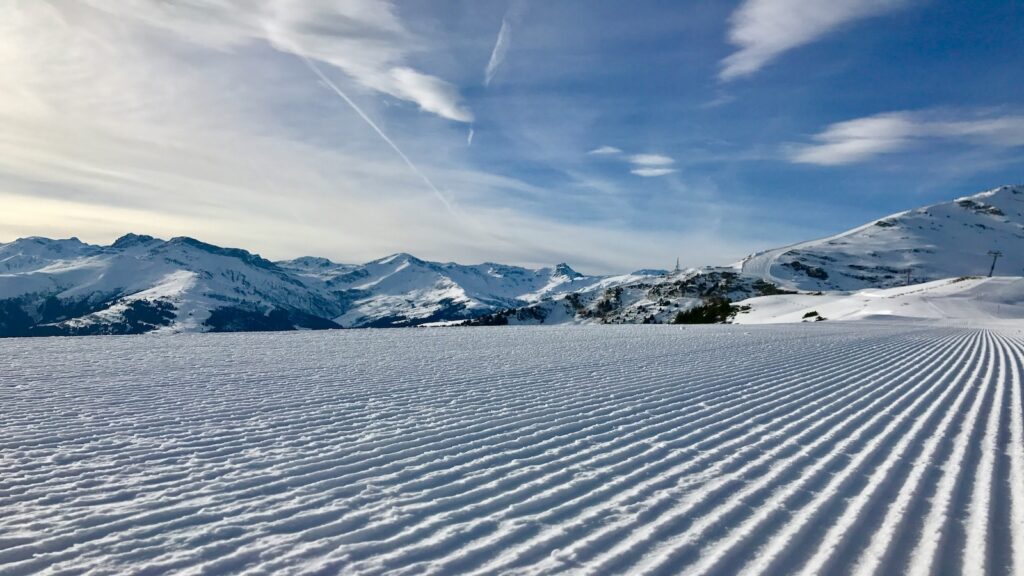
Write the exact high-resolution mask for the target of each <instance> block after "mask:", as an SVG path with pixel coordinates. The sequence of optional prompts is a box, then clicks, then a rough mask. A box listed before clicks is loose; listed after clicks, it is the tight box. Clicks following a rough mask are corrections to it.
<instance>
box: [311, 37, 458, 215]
mask: <svg viewBox="0 0 1024 576" xmlns="http://www.w3.org/2000/svg"><path fill="white" fill-rule="evenodd" d="M295 54H296V55H297V56H298V57H299V58H302V61H303V62H305V63H306V66H308V67H309V69H310V70H312V71H313V73H314V74H316V75H317V77H318V78H320V80H321V81H322V82H323V83H324V84H325V85H327V87H328V88H330V89H331V90H332V91H334V93H335V94H337V95H338V96H340V97H341V99H342V100H344V101H345V103H346V104H348V105H349V106H351V107H352V109H353V110H355V111H356V114H358V115H359V117H360V118H362V119H363V120H365V121H366V123H367V124H369V125H370V128H373V131H374V132H376V133H377V135H378V136H380V137H381V139H383V140H384V142H387V144H388V146H391V149H392V150H394V151H395V153H396V154H398V156H399V157H400V158H401V159H402V160H403V161H404V162H405V164H406V166H408V167H409V169H410V170H412V171H413V173H414V174H416V175H417V176H419V177H420V178H421V179H422V180H423V182H424V183H425V184H426V185H427V187H429V188H430V190H431V191H432V192H433V193H434V196H437V199H438V200H440V201H441V203H442V204H444V207H445V208H447V209H448V212H450V213H451V214H452V216H455V217H458V216H459V215H458V214H457V213H456V212H455V208H454V207H453V206H452V205H451V203H450V202H448V199H447V198H445V197H444V194H442V193H441V191H440V190H439V189H438V188H437V186H434V183H433V182H431V181H430V178H427V175H426V174H424V173H423V172H421V171H420V169H419V168H417V167H416V165H415V164H413V163H412V160H409V157H408V156H406V155H405V153H404V152H402V149H401V148H399V147H398V145H397V144H395V143H394V142H393V141H392V140H391V138H388V135H387V134H385V133H384V131H383V130H381V129H380V127H379V126H377V124H376V123H375V122H374V121H373V120H372V119H371V118H370V117H369V116H367V115H366V113H365V112H363V110H362V109H361V108H359V106H357V105H356V103H355V102H353V101H352V99H351V98H349V97H348V95H347V94H345V92H343V91H342V90H341V88H338V86H337V84H335V83H334V82H332V81H331V79H330V78H328V77H327V76H326V75H325V74H324V73H323V72H322V71H321V70H320V67H319V66H317V65H316V64H315V63H314V62H313V61H312V60H310V59H309V57H307V56H306V55H305V54H303V53H302V51H301V50H296V51H295Z"/></svg>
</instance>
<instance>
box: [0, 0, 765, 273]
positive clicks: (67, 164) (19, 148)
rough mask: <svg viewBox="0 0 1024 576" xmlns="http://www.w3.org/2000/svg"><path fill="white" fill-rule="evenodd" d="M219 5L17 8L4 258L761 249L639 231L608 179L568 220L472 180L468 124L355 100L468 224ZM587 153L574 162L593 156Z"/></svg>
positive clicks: (530, 259) (9, 35)
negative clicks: (69, 249) (49, 241)
mask: <svg viewBox="0 0 1024 576" xmlns="http://www.w3.org/2000/svg"><path fill="white" fill-rule="evenodd" d="M90 1H95V2H99V1H100V0H90ZM344 4H345V5H346V7H348V6H349V3H348V2H345V3H344ZM199 5H200V4H199V3H198V2H193V3H182V4H180V5H178V4H175V5H174V8H173V9H172V8H171V7H170V6H171V4H170V3H168V4H167V6H168V7H167V8H166V10H167V11H169V12H168V15H169V14H170V13H171V12H174V11H175V10H177V11H182V10H186V9H185V8H183V7H182V6H199ZM206 5H207V6H213V7H214V8H204V9H203V10H206V11H207V12H205V13H204V14H205V16H206V17H201V16H200V14H199V12H197V11H199V10H200V9H199V8H192V9H191V10H193V12H188V11H187V10H186V12H185V13H184V14H185V16H180V15H179V17H178V20H175V19H174V18H167V19H161V17H162V16H164V14H163V13H162V12H161V11H160V10H157V9H156V8H154V6H155V4H154V3H152V2H144V1H143V0H124V2H123V3H120V2H119V3H118V6H124V7H125V12H124V13H123V14H121V13H114V12H106V11H98V10H96V9H95V8H94V7H91V6H89V5H86V4H85V3H84V2H78V3H73V2H63V3H62V2H53V3H50V2H38V1H35V0H14V1H13V2H12V3H11V5H10V6H9V8H10V9H9V10H7V11H6V12H5V13H4V17H3V18H0V39H2V40H0V94H3V97H0V126H2V127H3V129H2V130H0V242H3V241H8V240H12V239H13V238H15V237H18V236H28V235H36V234H39V235H46V236H51V237H68V236H79V237H81V238H82V239H83V240H85V241H89V242H104V243H105V242H109V241H111V240H113V239H114V238H116V237H117V236H119V235H121V234H123V233H125V232H128V231H134V232H140V233H150V234H154V235H158V236H162V237H171V236H178V235H188V236H195V237H198V238H201V239H204V240H206V241H210V242H214V243H216V244H220V245H231V246H241V247H244V248H246V249H251V250H254V251H257V252H259V253H261V254H263V255H264V256H267V257H270V258H288V257H295V256H299V255H302V254H314V255H322V256H327V257H331V258H334V259H336V260H339V261H355V262H359V261H367V260H370V259H372V258H377V257H380V256H381V255H384V254H389V253H394V252H399V251H414V252H415V253H416V254H418V255H420V256H422V257H424V258H430V259H437V260H456V261H463V262H473V261H476V262H479V261H485V260H497V261H507V262H510V263H521V264H529V265H533V264H536V265H541V264H550V263H552V262H559V261H569V262H572V263H573V264H574V265H579V266H580V267H581V268H582V269H583V270H585V271H588V272H590V271H593V272H621V271H622V270H624V269H627V267H642V266H652V265H654V264H656V263H657V262H659V261H665V262H668V261H673V260H674V259H675V256H676V254H675V252H676V251H678V250H679V248H678V245H680V244H681V245H685V246H692V247H693V248H692V249H687V250H691V251H690V252H689V253H685V252H684V253H683V254H682V256H683V257H684V258H686V259H689V260H691V261H699V262H715V261H728V260H729V259H731V258H734V257H735V256H738V255H741V254H744V253H747V252H749V251H750V250H751V249H752V248H753V245H752V244H753V243H752V242H750V241H743V242H742V243H733V244H730V243H729V241H726V242H722V241H721V236H722V235H721V234H720V233H719V231H718V230H717V229H716V228H714V225H715V224H714V223H713V222H711V221H710V220H708V221H703V220H702V221H701V223H700V225H699V226H695V227H693V228H687V229H686V230H678V229H677V230H666V229H664V228H651V227H644V228H643V229H639V230H638V229H636V227H635V225H634V224H633V223H632V220H631V218H629V217H628V216H630V215H631V214H630V212H629V210H630V205H629V203H628V201H627V200H625V199H624V197H625V196H626V195H625V194H622V193H621V191H620V190H619V189H618V188H617V187H615V186H614V184H611V183H608V182H607V181H601V182H599V183H600V184H601V185H607V186H608V188H609V189H608V190H607V193H606V194H600V195H599V194H595V193H593V191H592V190H590V189H587V190H586V191H585V192H583V191H581V192H580V193H579V196H578V199H579V201H580V202H589V203H592V204H593V205H594V206H598V207H600V208H599V209H594V210H593V211H589V212H588V213H587V214H586V217H585V218H584V217H580V216H579V214H577V213H574V214H573V215H572V217H568V218H567V217H556V216H550V215H549V214H550V213H551V212H554V211H551V210H546V209H544V208H546V207H547V205H545V204H544V202H550V201H551V200H550V199H551V198H552V194H551V193H550V188H540V187H536V186H531V185H529V184H526V183H524V182H522V181H519V180H515V179H513V178H509V177H506V176H501V175H498V174H495V173H489V172H485V171H482V170H479V169H476V168H473V166H474V163H471V162H470V161H469V160H467V159H466V157H465V156H462V155H461V154H462V153H464V152H465V146H464V144H463V140H462V137H463V136H465V133H464V130H465V128H466V127H464V126H461V125H454V124H453V123H449V122H437V121H434V120H433V119H432V118H431V117H427V116H425V115H422V116H418V117H417V118H415V119H413V120H412V121H410V122H393V119H394V118H395V116H394V115H390V114H389V108H388V107H387V105H386V104H387V103H386V102H382V101H381V99H379V98H372V97H367V96H368V95H372V94H373V93H372V92H369V91H368V90H366V91H364V92H363V93H362V94H359V93H354V92H353V93H352V97H353V98H354V99H355V100H356V101H357V103H358V104H359V105H360V106H361V107H362V108H363V109H364V110H365V112H366V114H367V115H368V116H369V117H371V118H373V119H375V120H377V121H379V122H380V126H381V127H382V128H384V129H387V131H388V134H389V135H390V136H391V137H392V138H393V139H394V141H396V142H398V143H399V145H400V146H402V149H403V150H404V151H405V152H407V153H408V155H409V157H411V158H412V159H413V160H414V161H417V162H418V166H420V167H421V168H422V171H423V172H424V173H425V174H426V175H427V176H429V177H430V178H431V180H432V181H433V182H435V183H436V184H437V185H438V188H439V189H440V190H441V191H442V192H443V193H444V195H445V196H447V197H448V198H450V199H452V200H453V204H454V207H455V212H457V213H458V214H457V215H453V214H452V213H450V212H449V211H447V210H446V209H445V208H444V206H443V205H442V204H441V203H440V202H438V200H437V199H436V198H435V197H434V196H433V195H432V194H431V193H429V192H428V191H426V190H425V188H424V185H423V182H422V181H421V179H420V178H419V177H418V176H417V174H415V173H414V172H411V171H410V170H408V169H407V167H406V166H405V165H404V164H403V163H402V161H401V159H400V158H399V157H398V156H397V155H396V154H395V153H394V151H393V150H391V149H390V148H389V147H387V146H385V145H384V143H383V142H381V140H380V137H379V136H378V135H377V134H375V133H374V132H373V131H372V130H371V129H370V128H369V127H368V126H367V125H366V124H365V123H364V121H363V120H362V119H360V118H359V117H358V116H357V115H356V114H354V113H353V112H352V111H351V110H350V109H349V108H348V107H347V106H346V104H344V103H342V102H339V101H337V99H336V98H335V97H334V96H333V95H331V94H330V93H329V92H328V91H327V90H325V89H324V87H323V86H321V85H320V84H319V83H318V81H317V78H315V77H314V76H312V74H311V73H310V72H309V71H308V70H307V69H306V68H305V67H304V66H303V63H302V62H301V61H300V60H298V59H296V58H293V57H291V55H290V54H289V55H283V56H282V55H281V54H276V53H275V52H274V51H273V50H271V49H270V47H269V46H267V45H266V44H265V43H261V42H254V41H253V40H252V38H254V37H255V35H256V34H257V32H252V31H251V30H250V28H252V27H256V28H258V24H252V25H251V26H250V24H251V23H246V22H248V19H250V16H252V15H251V14H250V13H249V12H246V11H244V10H243V11H240V12H239V13H238V14H234V15H232V18H231V19H229V20H230V21H229V22H228V23H225V22H220V21H219V20H218V18H222V17H223V14H221V12H216V13H212V12H209V11H210V10H215V9H217V10H222V8H218V7H222V6H224V5H227V4H226V0H222V1H221V2H220V3H219V4H215V3H213V2H212V1H211V2H209V3H207V4H206ZM353 5H354V4H353ZM109 6H113V3H110V4H109ZM136 9H137V10H136ZM175 13H177V12H175ZM148 18H153V19H154V21H155V23H154V24H152V25H151V24H150V23H148V22H147V19H148ZM182 19H184V21H188V22H192V23H194V26H193V27H188V26H184V24H183V22H182V21H180V20H182ZM327 24H331V23H329V22H325V25H327ZM171 25H173V26H174V27H175V30H170V29H169V28H167V26H171ZM332 25H333V24H332ZM154 27H157V28H154ZM254 29H255V28H254ZM186 34H187V35H188V38H186V37H185V36H184V35H186ZM200 40H201V41H200ZM112 63H116V65H112ZM320 67H321V68H323V69H324V71H325V72H330V70H328V69H327V68H328V67H327V66H326V65H322V66H320ZM335 76H340V73H339V74H331V75H330V77H331V78H334V77H335ZM338 83H339V84H340V86H341V87H344V88H349V87H350V85H351V83H348V82H344V81H339V82H338ZM554 132H555V133H556V134H562V133H564V131H561V130H559V131H554ZM577 142H578V141H575V142H573V143H571V144H568V145H566V144H565V143H562V142H560V143H559V145H558V146H557V147H556V152H558V151H561V152H562V153H564V154H566V155H573V157H574V158H575V159H576V160H578V157H579V152H578V150H579V145H578V143H577ZM574 151H575V152H574ZM428 160H429V161H428ZM622 160H625V158H622ZM626 166H628V165H626ZM511 195H515V196H516V197H517V198H522V197H525V198H529V199H530V201H529V202H522V203H517V202H509V201H507V199H508V198H509V197H510V196H511ZM557 201H558V202H564V198H562V197H559V198H558V199H557ZM527 204H529V205H530V206H529V207H526V206H525V205H527ZM609 206H612V207H613V208H609ZM712 240H714V242H712ZM711 244H713V245H714V248H713V250H714V251H713V252H707V251H706V248H704V247H706V246H708V245H711ZM580 246H586V247H587V248H586V250H581V249H580Z"/></svg>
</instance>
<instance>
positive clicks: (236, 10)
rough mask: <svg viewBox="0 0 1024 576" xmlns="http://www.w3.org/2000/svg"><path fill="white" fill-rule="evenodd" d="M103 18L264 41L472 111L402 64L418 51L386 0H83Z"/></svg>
mask: <svg viewBox="0 0 1024 576" xmlns="http://www.w3.org/2000/svg"><path fill="white" fill-rule="evenodd" d="M86 2H87V3H88V4H89V5H91V6H92V7H94V8H96V9H99V10H102V11H104V12H106V13H108V14H109V15H110V16H111V17H117V18H133V19H135V20H137V21H141V22H144V23H145V24H147V25H148V26H151V27H153V28H156V29H163V30H166V31H169V32H172V33H174V34H176V35H178V36H179V37H181V38H183V39H185V40H187V41H189V42H191V43H194V44H198V45H202V46H208V47H212V48H216V49H219V50H230V49H233V48H237V47H240V46H243V45H245V44H247V43H251V42H254V41H266V42H268V43H269V44H270V45H271V46H273V47H274V48H276V49H277V50H279V51H282V52H286V53H292V54H296V55H301V56H306V57H308V58H312V59H314V60H318V61H321V62H324V63H327V64H330V65H332V66H334V67H336V68H338V69H339V70H341V71H343V72H344V73H345V74H346V75H348V76H349V77H351V78H352V79H353V80H354V81H355V82H357V83H358V84H360V85H361V86H363V87H365V88H368V89H370V90H373V91H376V92H380V93H383V94H387V95H389V96H392V97H394V98H398V99H400V100H405V101H407V102H412V103H415V104H416V105H418V106H419V107H420V108H422V109H423V110H425V111H427V112H430V113H433V114H437V115H438V116H441V117H443V118H447V119H449V120H455V121H458V122H472V120H473V113H472V112H471V111H470V110H469V108H468V107H467V106H466V105H465V104H464V103H463V101H462V98H461V95H460V94H459V91H458V89H457V88H456V87H455V86H453V85H452V84H450V83H448V82H446V81H444V80H442V79H440V78H437V77H435V76H431V75H429V74H425V73H423V72H420V71H418V70H415V69H413V68H411V67H409V66H408V64H406V60H407V59H408V58H409V56H411V55H412V54H414V53H416V52H421V51H423V50H425V48H426V45H425V42H424V40H423V39H422V38H418V37H416V36H415V35H413V34H412V33H410V32H409V31H408V30H407V29H406V27H405V25H404V24H403V23H402V21H401V20H400V19H399V17H398V15H397V13H396V10H395V7H394V5H393V4H392V3H391V2H389V1H387V0H345V1H344V2H337V1H332V0H217V1H215V2H208V3H196V2H165V1H160V0H127V1H126V0H86Z"/></svg>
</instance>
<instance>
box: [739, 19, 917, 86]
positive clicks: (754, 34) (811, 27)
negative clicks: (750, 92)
mask: <svg viewBox="0 0 1024 576" xmlns="http://www.w3.org/2000/svg"><path fill="white" fill-rule="evenodd" d="M910 2H911V0H824V1H823V0H812V1H808V0H745V1H744V2H743V4H741V5H740V7H739V8H737V9H736V11H735V12H733V14H732V16H731V17H730V19H729V21H730V28H729V42H730V43H732V44H733V45H734V46H736V47H737V48H738V50H737V51H736V52H734V53H732V54H730V55H729V56H728V57H726V58H725V59H724V60H723V61H722V63H721V65H722V68H721V71H720V72H719V79H721V80H723V81H730V80H735V79H737V78H741V77H743V76H749V75H751V74H753V73H755V72H757V71H758V70H760V69H761V68H763V67H764V66H765V65H766V64H768V63H769V62H771V61H772V60H774V59H775V58H778V57H779V56H780V55H782V54H783V53H785V52H787V51H789V50H792V49H794V48H797V47H799V46H803V45H805V44H810V43H811V42H815V41H817V40H819V39H821V38H822V37H823V36H825V35H826V34H828V33H829V32H832V31H834V30H836V29H839V28H840V27H842V26H843V25H845V24H848V23H850V22H855V21H857V20H862V19H864V18H868V17H871V16H877V15H880V14H884V13H886V12H890V11H893V10H896V9H898V8H902V7H903V6H906V5H908V4H909V3H910Z"/></svg>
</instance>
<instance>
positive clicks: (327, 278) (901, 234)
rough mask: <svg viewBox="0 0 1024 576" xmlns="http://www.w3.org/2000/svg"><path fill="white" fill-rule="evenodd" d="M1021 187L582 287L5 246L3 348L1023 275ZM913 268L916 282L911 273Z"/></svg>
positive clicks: (241, 254)
mask: <svg viewBox="0 0 1024 576" xmlns="http://www.w3.org/2000/svg"><path fill="white" fill-rule="evenodd" d="M1021 248H1024V186H1002V187H999V188H995V189H992V190H988V191H985V192H981V193H978V194H974V195H970V196H961V197H958V198H955V199H954V200H952V201H949V202H943V203H938V204H932V205H929V206H925V207H921V208H916V209H911V210H906V211H903V212H898V213H895V214H891V215H889V216H885V217H882V218H879V219H876V220H874V221H872V222H868V223H867V224H864V225H862V226H858V227H856V228H853V229H851V230H847V231H845V232H842V233H839V234H836V235H833V236H829V237H826V238H822V239H817V240H811V241H807V242H801V243H797V244H793V245H790V246H786V247H782V248H776V249H772V250H765V251H762V252H757V253H755V254H752V255H750V256H748V257H746V258H744V259H743V260H742V261H740V262H738V263H737V264H735V265H733V266H723V267H713V266H709V267H703V268H691V269H687V270H676V271H665V270H640V271H637V272H635V273H632V274H623V275H615V276H596V275H585V274H582V273H580V272H578V271H576V270H574V269H573V268H572V267H571V266H569V265H568V264H566V263H564V262H563V263H559V264H556V265H554V266H549V267H543V268H537V269H530V268H524V267H520V266H512V265H506V264H500V263H495V262H484V263H481V264H473V265H463V264H458V263H455V262H431V261H427V260H422V259H420V258H417V257H415V256H413V255H411V254H408V253H404V252H399V253H396V254H391V255H389V256H385V257H383V258H379V259H376V260H371V261H370V262H366V263H364V264H345V263H338V262H334V261H332V260H329V259H327V258H321V257H316V256H302V257H299V258H294V259H291V260H280V261H271V260H268V259H266V258H263V257H262V256H260V255H258V254H255V253H252V252H249V251H247V250H244V249H241V248H227V247H221V246H216V245H214V244H209V243H206V242H203V241H201V240H198V239H195V238H191V237H187V236H177V237H173V238H171V239H169V240H163V239H160V238H155V237H153V236H148V235H145V234H137V233H129V234H125V235H124V236H121V237H120V238H118V239H116V240H115V241H114V242H112V243H111V244H110V245H107V246H101V245H93V244H87V243H84V242H82V241H81V240H79V239H78V238H76V237H72V238H67V239H56V240H53V239H47V238H41V237H37V236H33V237H27V238H20V239H17V240H15V241H13V242H9V243H6V244H0V336H33V335H79V334H129V333H143V332H190V331H240V330H295V329H326V328H363V327H400V326H417V325H423V324H436V323H453V322H463V321H473V322H475V323H499V324H500V323H544V322H548V323H551V322H633V323H639V322H656V323H661V322H670V321H672V320H673V319H674V318H675V317H676V316H677V315H678V314H680V313H681V312H686V311H687V310H690V309H693V308H695V307H699V306H702V305H704V304H706V303H707V302H708V301H709V300H716V301H717V300H727V301H736V300H742V299H745V298H750V297H756V296H767V295H772V294H777V293H780V292H801V291H802V292H815V291H838V292H844V291H845V292H850V291H855V290H860V289H864V288H890V287H894V286H899V285H902V284H905V283H907V281H908V280H909V281H910V282H913V283H920V282H929V281H934V280H938V279H940V278H950V277H956V276H966V275H984V274H985V273H987V271H988V267H989V265H990V261H989V260H988V259H989V258H991V256H990V252H989V251H999V252H1001V257H1000V260H999V261H998V262H996V264H997V270H999V271H1001V272H1002V271H1011V272H1019V271H1020V270H1022V269H1024V250H1021ZM907 270H910V273H909V275H908V274H907Z"/></svg>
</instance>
